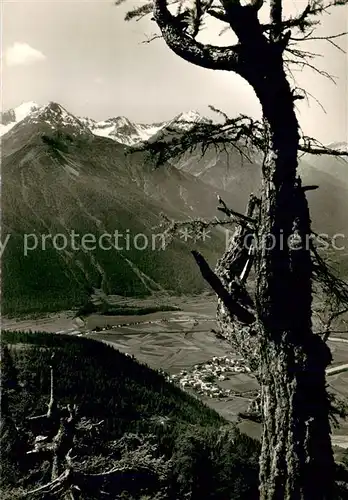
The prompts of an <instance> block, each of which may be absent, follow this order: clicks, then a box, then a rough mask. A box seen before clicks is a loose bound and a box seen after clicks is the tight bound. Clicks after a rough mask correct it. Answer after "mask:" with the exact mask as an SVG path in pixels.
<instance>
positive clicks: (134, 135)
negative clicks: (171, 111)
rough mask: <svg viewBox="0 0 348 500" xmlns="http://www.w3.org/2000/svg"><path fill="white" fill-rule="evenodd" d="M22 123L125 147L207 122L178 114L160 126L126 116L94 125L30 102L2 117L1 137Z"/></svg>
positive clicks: (56, 107) (52, 106)
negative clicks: (78, 134)
mask: <svg viewBox="0 0 348 500" xmlns="http://www.w3.org/2000/svg"><path fill="white" fill-rule="evenodd" d="M23 120H28V121H29V122H30V123H46V124H47V125H49V126H50V128H51V129H52V130H54V129H56V128H57V127H69V128H70V132H74V133H88V134H90V133H92V134H94V135H97V136H100V137H107V138H109V139H112V140H114V141H116V142H119V143H121V144H124V145H126V146H134V145H136V144H140V143H142V142H147V141H149V140H150V139H151V138H155V137H156V135H157V134H158V133H159V132H161V131H163V132H165V131H166V130H168V129H169V128H170V129H177V130H178V131H187V130H190V129H191V128H192V127H193V126H194V125H195V124H197V123H204V122H208V121H209V120H207V119H206V118H204V117H202V116H201V115H200V114H199V113H198V112H197V111H193V110H191V111H187V112H184V113H180V114H179V115H177V116H176V117H175V118H173V119H172V120H168V121H164V122H160V123H151V124H145V123H136V122H133V121H131V120H129V119H128V118H126V117H125V116H118V117H115V118H108V119H106V120H102V121H96V120H93V119H92V118H88V117H84V118H80V117H76V116H74V115H72V114H71V113H69V112H68V111H67V110H66V109H65V108H64V107H63V106H61V105H60V104H58V103H55V102H50V103H48V104H47V105H45V106H40V105H38V104H37V103H35V102H32V101H30V102H25V103H22V104H21V105H20V106H18V107H17V108H14V109H11V110H9V111H6V112H5V113H2V120H1V121H2V123H1V124H0V136H2V135H4V134H6V133H7V132H9V131H10V130H11V129H12V128H13V127H14V126H15V125H17V124H18V123H20V122H21V121H23ZM72 128H73V130H72Z"/></svg>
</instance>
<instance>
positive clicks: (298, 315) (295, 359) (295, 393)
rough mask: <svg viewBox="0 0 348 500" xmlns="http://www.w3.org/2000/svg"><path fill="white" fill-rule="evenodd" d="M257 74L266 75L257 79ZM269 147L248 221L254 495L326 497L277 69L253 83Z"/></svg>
mask: <svg viewBox="0 0 348 500" xmlns="http://www.w3.org/2000/svg"><path fill="white" fill-rule="evenodd" d="M265 80H266V81H265ZM254 88H255V90H256V93H257V95H258V97H259V99H260V102H261V105H262V108H263V114H264V120H265V125H266V129H267V131H268V139H267V140H268V145H269V151H268V154H267V155H266V158H265V161H264V165H263V180H262V196H261V208H260V219H259V223H258V230H257V235H256V239H257V243H256V244H257V256H256V267H257V291H256V309H257V318H258V324H259V328H260V332H261V334H260V337H259V338H260V351H259V352H260V369H259V380H260V383H261V406H262V416H263V436H262V451H261V457H260V497H261V499H262V500H276V499H277V500H284V499H285V500H290V499H291V500H297V499H299V500H300V499H301V500H304V499H305V500H310V499H313V498H315V499H316V500H320V499H322V500H323V499H332V498H333V490H332V488H333V472H334V460H333V454H332V447H331V440H330V425H329V403H328V398H327V393H326V383H325V369H326V367H327V365H328V364H329V363H330V361H331V354H330V351H329V349H328V347H327V346H326V344H325V343H324V342H323V341H322V339H321V338H320V337H319V336H317V335H314V334H313V333H312V325H311V309H312V289H311V278H312V264H311V256H310V249H309V237H310V217H309V210H308V205H307V200H306V197H305V194H304V191H303V189H302V187H301V182H300V180H299V179H298V178H297V174H296V169H297V151H298V140H299V137H298V124H297V119H296V115H295V112H294V109H293V99H292V94H291V91H290V88H289V84H288V82H287V80H286V77H285V74H284V72H283V69H280V70H279V71H278V72H275V71H274V66H273V71H272V73H271V74H270V75H267V78H266V79H264V81H263V82H261V83H259V82H258V83H257V84H255V86H254Z"/></svg>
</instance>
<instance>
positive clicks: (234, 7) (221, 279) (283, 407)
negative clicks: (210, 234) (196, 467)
mask: <svg viewBox="0 0 348 500" xmlns="http://www.w3.org/2000/svg"><path fill="white" fill-rule="evenodd" d="M220 3H221V5H222V7H223V10H221V9H220V10H219V11H214V17H218V18H219V19H223V20H224V21H225V22H228V23H229V24H230V26H231V28H232V30H233V31H234V33H235V34H236V35H237V37H238V43H237V44H236V45H235V46H230V47H224V48H222V47H212V46H210V45H202V44H201V43H199V42H197V41H196V40H195V39H194V37H193V38H192V37H191V38H190V37H189V36H188V35H187V33H186V32H185V30H182V29H181V28H180V25H179V24H178V22H177V20H176V18H175V17H174V16H173V15H172V14H170V12H169V11H168V9H167V3H166V0H156V1H155V2H154V19H155V21H156V22H157V24H158V26H159V27H160V29H161V32H162V35H163V38H164V40H165V41H166V43H167V45H168V46H169V47H170V48H171V49H172V50H173V51H174V52H175V53H176V54H178V55H179V56H180V57H182V58H183V59H185V60H187V61H189V62H191V63H193V64H196V65H199V66H202V67H205V68H209V69H218V70H226V71H234V72H236V73H238V74H239V75H240V76H242V77H243V78H244V79H245V80H246V81H247V82H248V83H249V84H250V85H251V86H252V87H253V89H254V91H255V93H256V95H257V97H258V99H259V101H260V103H261V106H262V111H263V120H264V125H265V131H266V137H267V144H266V149H267V153H266V155H265V159H264V164H263V168H262V194H261V200H260V203H259V204H258V206H257V209H256V210H255V200H254V201H252V200H251V203H250V205H249V209H248V213H247V215H248V216H249V217H255V211H256V213H257V215H256V218H257V220H256V222H255V225H254V227H252V226H250V225H249V226H248V225H243V226H240V227H239V228H238V229H237V230H236V233H235V235H234V238H233V240H232V242H231V244H230V246H229V248H228V250H227V252H226V253H225V255H224V256H223V258H222V259H220V261H219V262H218V265H217V267H216V270H215V274H214V273H213V272H212V271H210V270H209V267H207V264H206V262H205V261H204V259H203V258H202V256H200V255H198V254H197V253H194V257H195V258H196V261H197V263H198V265H199V267H200V269H201V271H202V274H203V275H204V277H205V278H206V279H207V281H208V282H209V283H210V284H211V286H212V287H213V289H214V290H215V291H216V293H217V295H218V297H219V299H218V302H219V304H218V321H219V325H220V329H221V330H222V332H223V334H224V336H225V337H227V338H229V340H231V342H232V344H233V345H234V346H236V347H237V348H238V350H239V352H242V353H243V354H244V355H245V356H246V357H247V358H248V360H249V364H250V365H251V367H252V368H254V369H256V370H257V378H258V380H259V382H260V384H261V402H262V417H263V436H262V451H261V457H260V498H261V499H262V500H284V499H285V500H290V499H291V500H297V499H298V500H310V499H313V498H315V499H317V500H324V499H325V500H328V499H332V498H333V485H334V459H333V453H332V447H331V440H330V425H329V401H328V397H327V392H326V383H325V369H326V367H327V365H328V364H329V363H330V361H331V354H330V351H329V349H328V347H327V346H326V344H325V342H324V341H323V340H322V339H321V338H320V337H319V336H317V335H315V334H313V332H312V325H311V314H312V288H311V279H312V263H311V255H310V248H309V237H310V234H311V229H310V224H311V221H310V216H309V210H308V205H307V200H306V196H305V191H304V189H303V188H302V186H301V181H300V179H299V178H298V176H297V154H298V149H299V132H298V122H297V118H296V115H295V111H294V95H293V93H292V91H291V88H290V85H289V83H288V81H287V78H286V74H285V70H284V61H283V51H284V48H285V47H286V44H287V42H288V41H289V38H290V34H289V33H285V34H284V33H283V26H282V9H281V7H282V5H281V4H282V2H281V0H271V2H270V3H271V29H270V34H269V37H268V38H267V37H265V36H264V30H265V28H264V26H262V25H261V23H260V22H259V20H258V14H257V11H258V9H259V8H260V7H261V6H262V4H263V2H262V1H253V2H251V4H249V5H247V6H241V4H240V3H239V1H238V0H221V2H220ZM304 17H305V16H304ZM295 22H296V20H294V21H291V23H295ZM291 23H290V25H291ZM246 237H251V238H252V239H253V245H254V251H253V253H254V257H253V259H254V264H255V268H256V275H257V279H256V281H257V285H256V294H255V301H254V304H253V303H252V300H251V298H250V297H249V296H248V294H247V291H246V288H245V269H250V259H251V252H250V250H248V249H247V248H246V247H245V241H246V240H245V239H246ZM249 241H250V240H249ZM221 289H222V291H221ZM226 295H227V297H226ZM231 301H232V302H233V301H234V302H235V306H234V307H233V306H232V305H231ZM252 310H253V311H252ZM246 312H247V313H248V314H249V316H248V314H247V315H246V314H245V313H246ZM246 317H248V318H249V319H250V317H253V318H254V320H253V321H245V318H246Z"/></svg>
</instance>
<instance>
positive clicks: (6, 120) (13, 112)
mask: <svg viewBox="0 0 348 500" xmlns="http://www.w3.org/2000/svg"><path fill="white" fill-rule="evenodd" d="M38 109H40V105H39V104H37V103H36V102H33V101H28V102H22V104H20V105H19V106H17V107H16V108H13V109H9V110H8V111H5V112H4V113H1V124H0V136H1V135H4V134H6V133H7V132H9V131H10V130H11V129H12V128H13V127H14V126H15V125H17V123H19V122H21V121H22V120H24V119H25V118H26V117H27V116H29V115H30V114H31V113H32V112H34V111H37V110H38Z"/></svg>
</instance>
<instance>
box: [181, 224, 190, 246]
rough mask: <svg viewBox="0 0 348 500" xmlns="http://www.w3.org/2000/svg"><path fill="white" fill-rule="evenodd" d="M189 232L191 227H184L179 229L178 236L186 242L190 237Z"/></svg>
mask: <svg viewBox="0 0 348 500" xmlns="http://www.w3.org/2000/svg"><path fill="white" fill-rule="evenodd" d="M191 232H192V231H191V229H188V228H187V227H185V229H180V238H181V239H182V240H184V241H185V243H186V242H187V241H188V240H189V239H190V238H192V236H191Z"/></svg>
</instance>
